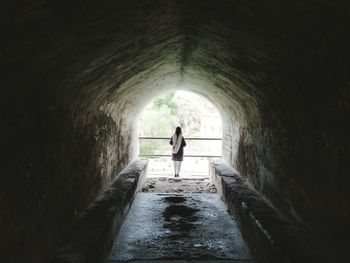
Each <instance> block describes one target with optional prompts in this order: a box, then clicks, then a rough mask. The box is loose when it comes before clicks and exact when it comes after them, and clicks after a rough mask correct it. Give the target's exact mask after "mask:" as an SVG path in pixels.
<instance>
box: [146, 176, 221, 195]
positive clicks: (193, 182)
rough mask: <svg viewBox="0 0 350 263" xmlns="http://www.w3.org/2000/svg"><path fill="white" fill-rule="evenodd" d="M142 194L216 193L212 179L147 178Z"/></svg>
mask: <svg viewBox="0 0 350 263" xmlns="http://www.w3.org/2000/svg"><path fill="white" fill-rule="evenodd" d="M142 192H160V193H174V192H175V193H216V192H217V190H216V188H215V186H214V184H213V183H212V182H211V180H210V178H193V179H192V178H188V177H186V178H181V177H176V178H174V177H157V178H147V180H146V182H145V184H144V185H143V188H142Z"/></svg>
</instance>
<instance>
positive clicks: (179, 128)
mask: <svg viewBox="0 0 350 263" xmlns="http://www.w3.org/2000/svg"><path fill="white" fill-rule="evenodd" d="M180 133H182V131H181V127H176V130H175V134H176V136H177V137H179V135H180Z"/></svg>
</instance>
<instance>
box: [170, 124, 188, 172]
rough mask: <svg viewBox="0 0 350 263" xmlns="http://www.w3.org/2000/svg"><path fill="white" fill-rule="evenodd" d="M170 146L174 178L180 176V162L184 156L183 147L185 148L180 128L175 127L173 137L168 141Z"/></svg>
mask: <svg viewBox="0 0 350 263" xmlns="http://www.w3.org/2000/svg"><path fill="white" fill-rule="evenodd" d="M169 143H170V145H172V146H173V147H172V149H173V151H172V160H173V161H174V170H175V177H179V176H180V169H181V162H182V160H183V156H184V147H185V146H186V141H185V139H184V137H183V136H182V131H181V128H180V127H176V130H175V133H174V135H173V136H172V137H171V139H170V142H169Z"/></svg>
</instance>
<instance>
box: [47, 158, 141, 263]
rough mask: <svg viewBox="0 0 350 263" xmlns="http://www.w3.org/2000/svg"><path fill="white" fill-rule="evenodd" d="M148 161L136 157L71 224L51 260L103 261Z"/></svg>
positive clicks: (56, 262) (58, 262)
mask: <svg viewBox="0 0 350 263" xmlns="http://www.w3.org/2000/svg"><path fill="white" fill-rule="evenodd" d="M146 168H147V160H136V161H134V162H133V163H131V164H130V165H129V166H128V167H127V168H125V169H124V170H123V171H122V172H120V173H119V175H118V176H117V177H116V179H115V180H114V181H113V182H112V184H111V185H110V186H109V187H108V188H107V189H106V190H105V191H104V192H103V193H102V194H101V195H100V196H99V197H98V198H96V200H95V201H94V202H93V203H92V204H91V205H90V206H89V207H88V208H87V209H86V211H85V212H84V213H82V214H81V215H80V216H79V217H78V218H77V219H76V220H75V222H74V223H73V224H72V225H71V227H70V229H69V231H68V232H67V234H66V235H65V236H64V237H63V241H62V242H61V243H60V244H59V246H58V248H57V249H55V250H54V251H51V252H50V253H49V255H48V259H47V262H50V263H68V262H69V263H73V262H74V263H82V262H84V263H90V262H91V263H92V262H94V263H98V262H104V261H105V259H106V257H107V256H108V253H109V251H110V248H111V246H112V242H113V239H114V236H115V234H116V233H117V232H118V230H119V228H120V227H121V225H122V223H123V220H124V218H125V216H126V214H127V212H128V210H129V208H130V205H131V203H132V201H133V198H134V195H135V193H136V192H137V191H139V190H140V189H141V187H142V184H143V182H144V180H145V177H146Z"/></svg>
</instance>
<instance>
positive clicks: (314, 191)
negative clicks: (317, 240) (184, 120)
mask: <svg viewBox="0 0 350 263" xmlns="http://www.w3.org/2000/svg"><path fill="white" fill-rule="evenodd" d="M0 10H1V11H2V12H1V14H2V15H1V17H2V18H1V19H2V20H1V21H2V23H1V29H2V32H3V33H2V36H3V39H4V40H3V41H2V42H1V44H0V45H1V46H0V50H1V51H0V59H1V60H0V61H1V64H0V72H1V87H2V90H1V96H0V100H1V103H0V108H1V111H0V113H1V121H2V123H1V131H0V132H1V137H2V138H6V140H3V141H2V145H1V164H2V165H1V167H2V168H1V183H0V187H1V196H0V211H1V217H0V218H1V224H0V232H1V235H0V236H1V243H2V244H4V245H1V246H0V247H1V248H4V249H2V251H1V254H2V253H5V252H6V253H5V254H4V257H7V258H9V257H10V255H17V256H19V257H23V258H25V259H26V262H30V261H36V262H37V261H39V259H40V258H41V255H42V254H44V250H45V249H46V248H47V247H50V246H51V245H52V244H53V242H54V240H55V239H56V237H57V235H58V234H59V233H60V232H61V230H63V229H65V228H66V227H67V226H68V225H69V223H70V222H71V221H72V220H73V218H74V217H75V216H76V215H77V214H79V213H80V211H82V209H84V207H86V206H87V205H88V204H89V203H90V202H91V201H92V200H93V198H94V197H95V196H96V195H97V194H98V193H99V191H101V189H102V188H103V187H104V186H106V185H107V184H108V182H110V180H111V179H112V178H113V176H115V174H116V173H117V172H118V171H120V170H121V169H122V168H123V167H125V165H127V164H128V163H129V162H130V161H131V160H132V159H133V158H134V156H135V145H136V144H135V143H134V142H135V138H136V136H137V135H136V131H135V130H133V127H135V120H136V117H137V114H138V113H139V112H140V111H141V110H142V108H143V106H144V105H145V104H146V103H147V102H148V101H149V100H150V99H151V98H152V97H154V96H156V95H157V94H160V93H162V92H164V91H166V90H170V89H176V88H184V89H187V90H192V91H194V92H197V93H199V94H201V95H203V96H206V97H207V98H208V99H210V100H211V101H213V102H214V103H215V104H216V106H217V107H218V108H219V109H220V110H221V112H222V114H223V118H224V122H225V125H226V126H225V129H224V131H225V134H224V136H225V137H224V138H225V142H227V146H228V147H227V148H226V149H225V153H224V155H225V158H226V159H227V160H228V161H229V162H230V163H231V165H233V166H234V167H236V168H237V169H238V171H239V172H240V174H241V175H242V176H244V177H246V178H247V179H248V180H249V181H250V183H251V184H252V185H253V186H254V187H255V188H256V189H257V190H258V191H259V192H260V193H262V194H263V195H264V196H265V197H266V198H268V199H269V200H270V201H271V202H272V203H273V204H274V205H275V206H276V207H277V208H278V209H280V210H281V211H283V212H284V213H285V214H286V215H287V216H289V217H291V218H293V219H295V220H298V221H300V222H302V223H303V224H305V225H306V226H307V227H309V228H310V229H312V230H313V231H314V232H315V233H317V235H319V236H321V237H323V238H324V239H326V240H327V239H329V240H330V237H332V238H333V239H334V240H342V239H343V237H344V236H349V235H348V234H349V232H350V231H349V224H348V223H347V222H349V219H350V211H349V207H350V204H349V198H348V191H347V185H349V179H348V176H347V173H348V171H349V165H348V162H347V158H348V157H347V156H348V155H349V154H348V153H349V148H350V147H349V144H350V142H349V141H350V140H349V134H350V132H349V127H350V125H349V112H350V106H349V105H350V103H349V101H350V94H349V90H350V87H349V70H348V69H349V68H350V67H349V63H350V62H349V61H350V59H349V58H350V52H349V49H348V46H349V44H350V39H349V34H348V25H349V24H350V21H349V15H348V14H349V6H348V3H347V2H346V1H323V0H322V1H321V0H306V1H305V0H304V1H293V2H291V3H282V2H281V1H275V0H268V1H263V2H261V1H249V2H247V1H229V0H226V1H211V0H208V1H199V0H198V1H185V0H183V1H181V0H179V1H177V0H176V1H174V0H166V1H154V0H152V1H151V0H146V1H137V0H131V1H127V2H124V1H104V2H103V3H101V1H95V0H88V1H74V3H72V2H71V1H56V0H54V1H47V2H45V1H35V0H32V1H26V2H25V3H24V2H23V1H19V0H18V1H7V2H4V3H1V8H0ZM230 133H231V136H230ZM232 133H233V134H232ZM225 145H226V144H225ZM235 149H238V151H237V152H235ZM343 235H344V236H343ZM334 243H335V244H337V243H336V242H334ZM337 246H338V245H337ZM338 247H339V248H341V246H338ZM19 249H20V250H21V251H23V250H24V251H23V253H20V254H19V253H16V252H17V251H18V250H19ZM338 252H339V251H338ZM339 253H340V252H339ZM13 261H14V262H20V261H21V259H16V258H14V257H13ZM8 262H10V261H8Z"/></svg>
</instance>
